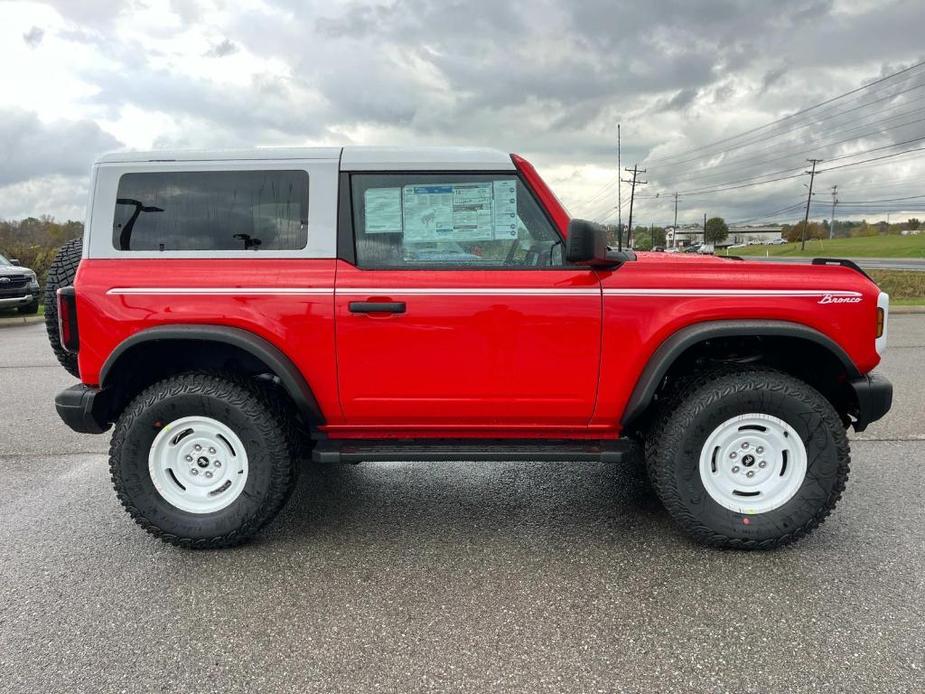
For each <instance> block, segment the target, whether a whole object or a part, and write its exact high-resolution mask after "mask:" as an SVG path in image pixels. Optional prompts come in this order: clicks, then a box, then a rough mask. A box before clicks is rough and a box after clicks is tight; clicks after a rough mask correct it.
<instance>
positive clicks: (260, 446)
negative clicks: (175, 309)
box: [109, 372, 297, 549]
mask: <svg viewBox="0 0 925 694" xmlns="http://www.w3.org/2000/svg"><path fill="white" fill-rule="evenodd" d="M188 416H206V417H210V418H212V419H215V420H218V421H219V422H222V423H223V424H224V425H226V426H228V427H229V428H230V429H232V430H233V431H234V432H235V434H236V435H237V436H238V437H239V438H240V440H241V441H242V442H243V443H244V447H245V450H246V452H247V458H248V473H247V480H246V482H245V486H244V488H243V491H242V492H241V494H240V495H239V496H238V497H237V498H235V500H234V501H232V502H231V504H230V505H228V506H226V507H225V508H222V509H221V510H218V511H215V512H212V513H191V512H188V511H184V510H182V509H180V508H178V507H177V506H174V505H172V504H171V503H169V502H168V501H167V500H166V499H165V498H164V497H163V496H162V495H161V494H160V493H159V492H158V491H157V489H156V488H155V485H154V482H153V481H152V479H151V474H150V472H149V469H148V454H149V452H150V450H151V446H152V444H153V442H154V439H155V437H156V436H157V434H158V433H159V432H160V431H161V429H162V428H163V427H165V426H167V425H169V424H170V422H172V421H176V420H178V419H180V418H181V417H188ZM292 453H293V451H292V444H291V442H290V441H289V439H288V437H287V434H286V428H285V426H284V425H283V423H281V422H280V421H279V420H278V418H277V416H276V408H274V406H273V405H272V404H271V403H270V402H269V401H268V400H267V398H266V395H265V393H264V392H263V390H262V389H261V388H260V387H259V386H257V385H256V384H254V383H253V382H251V381H247V380H244V379H239V378H237V377H234V376H232V375H228V374H216V373H204V372H190V373H185V374H180V375H177V376H173V377H170V378H167V379H165V380H163V381H159V382H158V383H155V384H154V385H152V386H150V387H148V388H147V389H146V390H144V391H142V393H141V394H139V395H138V396H137V397H136V398H135V399H134V400H133V401H132V402H131V404H129V406H128V407H127V408H126V409H125V411H124V412H123V413H122V415H121V416H120V417H119V420H118V421H117V422H116V426H115V429H114V431H113V436H112V444H111V446H110V449H109V467H110V473H111V475H112V483H113V487H115V490H116V494H117V495H118V497H119V501H120V502H121V503H122V505H123V506H124V507H125V510H126V511H128V513H129V515H131V517H132V518H133V519H134V520H135V522H136V523H138V525H140V526H141V527H142V528H144V529H145V530H146V531H148V532H149V533H150V534H152V535H154V536H155V537H158V538H160V539H161V540H163V541H164V542H168V543H170V544H173V545H177V546H180V547H186V548H194V549H207V548H220V547H231V546H234V545H238V544H241V543H243V542H245V541H247V540H248V539H249V538H251V537H252V536H253V535H254V534H255V533H256V532H257V531H259V530H260V529H261V528H262V527H263V526H264V525H266V524H267V523H268V522H269V521H270V520H272V519H273V518H274V517H275V516H276V514H277V513H278V512H279V510H280V509H281V508H282V507H283V504H284V503H285V501H286V499H287V498H288V497H289V494H290V493H291V491H292V489H293V487H294V485H295V480H296V475H297V466H296V465H295V461H294V459H293V455H292Z"/></svg>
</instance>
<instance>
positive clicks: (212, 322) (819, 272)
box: [49, 147, 892, 549]
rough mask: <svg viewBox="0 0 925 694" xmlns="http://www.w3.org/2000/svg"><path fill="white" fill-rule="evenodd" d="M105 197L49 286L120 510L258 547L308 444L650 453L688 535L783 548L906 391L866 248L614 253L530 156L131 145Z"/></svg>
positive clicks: (73, 422) (449, 456)
mask: <svg viewBox="0 0 925 694" xmlns="http://www.w3.org/2000/svg"><path fill="white" fill-rule="evenodd" d="M91 191H92V192H91V202H90V207H89V210H88V215H87V224H86V232H85V235H84V238H83V239H82V241H78V242H77V244H81V243H82V245H79V246H78V245H76V244H75V245H72V246H70V247H65V248H64V249H62V251H61V254H60V256H59V259H58V261H57V262H56V264H55V266H54V267H53V268H52V272H51V274H50V278H51V282H50V287H49V291H50V292H55V290H57V300H58V304H57V307H56V310H55V307H54V306H51V307H50V310H49V320H50V326H49V327H50V333H51V334H52V335H53V336H54V338H55V344H54V347H55V348H56V350H57V353H58V356H59V358H60V359H61V361H62V364H64V365H65V366H66V367H68V368H69V369H71V371H72V373H74V374H75V375H78V374H79V377H80V380H81V383H80V384H78V385H75V386H73V387H71V388H68V389H67V390H65V391H63V392H61V393H60V394H59V395H58V396H57V398H56V405H57V409H58V412H59V413H60V416H61V418H62V419H63V420H64V421H65V422H66V423H67V424H68V425H69V426H70V427H71V428H73V429H74V430H76V431H79V432H88V433H101V432H103V431H106V430H107V429H109V427H110V426H112V425H113V424H114V425H115V429H114V433H113V436H112V447H111V452H110V466H111V472H112V480H113V483H114V485H115V489H116V493H117V494H118V496H119V499H120V500H121V502H122V504H123V505H124V506H125V508H126V510H127V511H128V512H129V514H130V515H131V516H132V517H133V518H134V519H135V521H136V522H137V523H138V524H139V525H141V526H142V527H143V528H144V529H145V530H147V531H148V532H150V533H151V534H153V535H156V536H158V537H160V538H162V539H163V540H166V541H168V542H171V543H174V544H177V545H182V546H186V547H224V546H230V545H234V544H237V543H240V542H242V541H244V540H246V539H247V538H248V537H250V536H252V535H253V534H254V533H256V532H257V531H258V530H259V529H260V528H261V527H262V526H264V525H265V524H266V523H267V522H268V521H269V520H270V519H272V518H273V517H274V515H275V514H276V513H277V512H278V511H279V509H280V507H281V506H282V505H283V503H284V502H285V500H286V498H287V496H288V495H289V492H290V491H291V490H292V487H293V483H294V480H295V477H296V472H297V464H298V461H299V460H300V459H301V458H306V457H310V458H311V459H313V460H314V461H316V462H320V463H338V462H350V463H355V462H359V461H381V460H426V461H438V460H464V461H468V460H545V461H550V460H552V461H575V460H592V461H607V462H617V461H622V460H626V461H631V460H634V459H635V460H644V461H645V465H646V466H647V468H648V472H649V477H650V479H651V481H652V484H653V486H654V488H655V491H656V492H657V494H658V496H659V497H660V498H661V500H662V501H663V502H664V504H665V506H666V508H667V509H668V512H669V514H670V515H671V517H672V518H673V519H674V520H675V521H676V522H677V523H678V524H679V525H680V526H681V527H682V528H683V529H684V530H686V531H687V532H688V533H689V534H690V535H692V536H693V537H694V538H696V539H697V540H699V541H701V542H704V543H707V544H709V545H713V546H718V547H736V548H743V549H752V548H770V547H776V546H779V545H782V544H785V543H787V542H790V541H792V540H795V539H797V538H799V537H801V536H803V535H805V534H806V533H808V532H810V531H811V530H813V529H814V528H815V527H816V526H817V525H819V524H820V523H821V522H822V521H823V520H824V519H825V517H826V516H827V515H828V514H829V512H830V511H831V510H832V508H833V507H834V506H835V503H836V502H837V501H838V499H839V497H840V496H841V493H842V491H843V489H844V487H845V481H846V479H847V477H848V464H849V451H848V439H847V436H846V429H847V428H848V427H850V426H853V427H854V429H855V430H856V431H861V430H863V429H864V427H866V426H867V425H868V424H869V423H870V422H872V421H874V420H876V419H878V418H880V417H882V416H883V415H884V414H885V413H886V412H887V410H888V409H889V407H890V403H891V398H892V386H891V385H890V383H889V382H888V381H886V380H885V379H884V378H882V377H880V376H877V375H875V374H873V373H871V372H872V370H873V369H874V367H876V366H877V364H878V362H879V361H880V356H881V354H882V353H883V350H884V348H885V346H886V326H887V311H888V297H887V295H886V294H884V293H882V292H881V291H880V290H879V289H878V287H877V286H876V285H875V284H874V282H872V281H871V279H870V278H869V277H867V276H866V275H865V274H864V272H863V271H861V270H860V269H859V268H858V267H856V266H855V265H853V264H852V263H851V262H848V261H844V260H833V259H817V260H815V261H814V262H813V263H812V265H791V264H786V265H785V264H773V263H754V262H745V261H742V260H741V259H738V258H732V257H729V258H723V257H704V256H690V255H682V254H664V253H638V254H637V253H634V252H632V251H630V250H618V249H613V248H610V247H608V245H607V242H606V236H605V232H604V230H603V229H602V228H601V227H599V226H597V225H595V224H592V223H590V222H585V221H581V220H576V219H572V220H570V219H569V216H568V214H567V213H566V211H565V209H563V207H562V205H561V204H560V203H559V202H558V200H557V199H556V197H555V196H554V195H553V193H552V192H551V191H550V190H549V188H548V187H547V186H546V185H545V184H544V182H543V181H542V179H541V178H540V177H539V176H538V175H537V173H536V171H535V170H534V168H533V167H532V166H531V165H530V164H529V163H528V162H527V161H525V160H524V159H522V158H521V157H519V156H516V155H508V154H504V153H502V152H497V151H493V150H486V149H464V148H432V149H399V148H363V147H344V148H318V149H258V150H253V151H242V152H220V153H205V152H156V153H120V154H112V155H107V156H104V157H102V158H101V159H100V160H99V161H98V162H96V164H95V165H94V166H93V169H92V174H91ZM75 270H76V276H75ZM55 318H57V321H58V322H57V324H55V323H54V319H55Z"/></svg>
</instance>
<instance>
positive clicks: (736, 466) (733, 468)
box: [732, 465, 739, 474]
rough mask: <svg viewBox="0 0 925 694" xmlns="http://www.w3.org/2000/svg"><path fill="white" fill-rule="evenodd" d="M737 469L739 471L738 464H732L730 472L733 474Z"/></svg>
mask: <svg viewBox="0 0 925 694" xmlns="http://www.w3.org/2000/svg"><path fill="white" fill-rule="evenodd" d="M738 471H739V466H738V465H733V467H732V472H733V474H734V473H736V472H738Z"/></svg>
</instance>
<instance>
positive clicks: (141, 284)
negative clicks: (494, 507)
mask: <svg viewBox="0 0 925 694" xmlns="http://www.w3.org/2000/svg"><path fill="white" fill-rule="evenodd" d="M513 161H514V163H515V165H516V167H517V169H518V171H519V172H520V173H521V175H522V176H523V178H524V180H525V182H526V183H527V185H529V186H530V187H531V188H532V190H533V191H534V193H535V194H536V196H537V198H538V199H539V200H540V202H541V204H542V205H544V207H545V208H546V210H547V212H548V213H549V215H550V217H551V218H552V219H553V221H554V222H555V224H556V226H557V227H558V228H559V230H560V232H561V233H562V234H563V235H564V234H565V233H566V229H567V225H568V216H567V214H566V212H565V210H564V208H562V206H561V205H560V204H559V202H558V200H557V199H556V198H555V196H554V195H553V194H552V192H551V191H550V190H549V189H548V188H547V187H546V185H545V183H543V182H542V179H540V178H539V176H538V174H537V173H536V171H535V169H533V167H532V166H531V165H530V164H529V163H528V162H526V161H525V160H523V159H522V158H520V157H517V156H516V155H514V156H513ZM75 288H76V293H77V312H78V327H79V332H80V352H79V366H80V373H81V378H82V380H83V382H84V383H86V384H88V385H97V384H98V382H99V377H100V370H101V368H102V366H103V364H104V362H105V361H106V359H107V358H108V357H109V355H110V354H111V353H112V351H113V350H114V349H115V348H116V347H117V346H118V345H119V344H120V343H122V342H123V341H124V340H126V339H127V338H129V337H130V336H132V335H134V334H135V333H137V332H139V331H141V330H144V329H146V328H151V327H155V326H159V325H172V324H211V325H225V326H232V327H235V328H240V329H243V330H248V331H250V332H252V333H254V334H256V335H258V336H260V337H262V338H264V339H266V340H268V341H269V342H270V343H272V344H274V345H275V346H276V347H278V348H279V349H280V350H281V351H282V352H284V353H285V354H287V355H288V356H289V358H290V359H291V360H292V361H293V363H294V364H295V365H296V366H297V367H298V368H299V369H300V370H301V372H302V373H303V375H304V376H305V379H306V381H307V382H308V384H309V386H310V387H311V389H312V391H313V392H314V395H315V397H316V399H317V401H318V403H319V405H320V407H321V410H322V412H323V414H324V416H325V419H326V425H325V426H323V427H322V429H323V430H324V431H326V432H327V433H328V434H329V435H331V436H332V437H354V438H355V437H369V438H383V437H439V438H445V437H492V438H504V437H516V438H604V437H616V436H618V435H619V422H620V418H621V416H622V413H623V410H624V408H625V407H626V404H627V402H628V400H629V398H630V395H631V393H632V390H633V388H634V387H635V385H636V382H637V380H638V379H639V376H640V375H641V373H642V371H643V369H644V368H645V366H646V364H647V363H648V362H649V359H650V358H651V356H652V354H653V352H655V350H656V349H657V348H658V347H659V345H660V344H661V343H662V342H663V341H664V340H666V339H667V338H668V337H670V336H671V335H672V334H674V333H675V332H677V331H678V330H681V329H683V328H685V327H687V326H690V325H693V324H695V323H699V322H703V321H715V320H733V319H774V320H783V321H791V322H795V323H800V324H803V325H807V326H810V327H812V328H815V329H816V330H818V331H820V332H821V333H823V334H825V335H828V336H829V337H831V338H832V339H833V340H834V341H836V342H837V343H838V344H840V345H841V346H842V348H843V349H844V350H845V351H846V352H847V354H848V355H849V356H850V357H851V359H852V360H853V362H854V363H855V365H856V366H857V368H858V370H859V371H860V372H862V373H867V372H869V371H870V370H872V369H873V368H874V367H875V366H876V365H877V364H878V362H879V356H878V355H877V352H876V350H875V343H874V340H875V337H876V335H875V331H876V304H877V296H878V293H879V290H878V289H877V287H876V286H875V285H874V284H873V283H872V282H870V281H869V280H867V279H866V278H865V277H863V276H862V275H860V274H859V273H857V272H855V271H853V270H850V269H847V268H844V267H839V266H825V267H810V266H806V265H789V264H787V265H784V264H773V263H757V262H738V261H732V260H724V259H720V258H712V257H704V256H683V255H680V254H664V253H641V254H639V258H638V260H637V261H634V262H626V263H624V264H623V265H622V266H620V267H618V268H616V269H614V270H612V271H592V270H590V269H585V268H569V269H549V270H546V269H522V270H516V269H511V270H507V269H503V270H467V269H460V270H408V271H404V270H401V271H397V270H374V271H370V270H361V269H359V268H357V267H354V266H352V265H350V264H349V263H347V262H345V261H339V260H334V259H328V260H304V259H269V258H255V259H253V260H249V259H246V260H245V259H240V260H232V259H221V260H218V259H203V260H198V259H197V260H182V259H163V260H161V259H152V260H137V259H128V260H126V259H90V260H88V259H85V260H84V261H83V262H82V263H81V265H80V268H79V271H78V274H77V278H76V280H75ZM118 288H134V289H136V290H137V289H138V288H161V289H162V290H163V289H168V290H169V289H173V290H174V292H177V293H168V294H164V293H163V292H161V293H155V292H152V293H142V294H131V295H125V294H122V295H118V294H113V293H112V292H111V290H113V289H118ZM183 288H195V289H200V290H201V289H206V288H249V289H254V288H264V289H267V290H273V289H280V288H289V289H303V290H312V289H314V290H319V291H318V293H317V294H314V295H309V294H297V293H292V292H290V293H288V294H287V293H277V294H269V293H268V294H263V295H246V294H243V295H242V294H234V295H232V294H228V295H197V294H195V293H192V292H190V293H183V292H178V290H181V289H183ZM698 289H713V290H717V289H719V290H729V291H730V292H732V293H733V294H732V295H728V296H665V295H655V296H651V295H641V296H632V295H620V294H618V293H614V292H619V291H623V292H627V291H628V290H641V293H643V294H644V293H645V290H662V291H665V290H679V291H680V290H698ZM781 289H786V290H813V291H817V292H822V291H832V290H835V291H850V292H858V293H859V294H860V295H861V301H860V302H858V303H820V297H819V296H812V297H808V296H788V297H780V296H742V295H737V294H735V293H736V292H748V291H749V290H781ZM428 290H436V291H430V292H428ZM439 290H444V292H443V293H441V292H440V291H439ZM544 291H546V292H547V293H546V294H545V295H544V294H543V292H544ZM608 292H611V293H608ZM351 301H402V302H405V303H406V311H405V313H402V314H363V313H352V312H351V311H350V310H349V304H350V302H351Z"/></svg>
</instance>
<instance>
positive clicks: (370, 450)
mask: <svg viewBox="0 0 925 694" xmlns="http://www.w3.org/2000/svg"><path fill="white" fill-rule="evenodd" d="M638 454H640V449H639V444H638V443H636V442H635V441H632V440H630V439H618V440H615V441H550V440H543V441H535V440H505V439H497V440H489V441H486V440H481V441H480V440H472V439H458V440H447V439H440V440H431V441H424V440H420V439H417V440H409V439H395V440H392V439H382V440H377V441H356V440H349V441H348V440H333V439H328V440H324V441H319V442H318V443H317V444H316V445H315V448H314V450H313V451H312V460H313V461H314V462H316V463H361V462H370V463H371V462H404V461H409V462H433V461H440V462H448V461H531V460H535V461H538V462H568V461H584V462H587V461H590V462H599V463H620V462H623V461H625V460H627V459H628V458H629V457H630V456H633V455H638Z"/></svg>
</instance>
